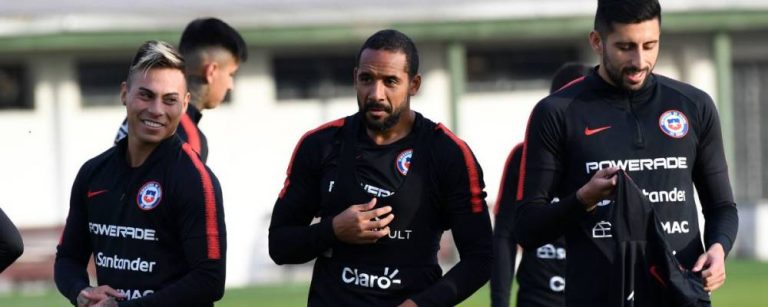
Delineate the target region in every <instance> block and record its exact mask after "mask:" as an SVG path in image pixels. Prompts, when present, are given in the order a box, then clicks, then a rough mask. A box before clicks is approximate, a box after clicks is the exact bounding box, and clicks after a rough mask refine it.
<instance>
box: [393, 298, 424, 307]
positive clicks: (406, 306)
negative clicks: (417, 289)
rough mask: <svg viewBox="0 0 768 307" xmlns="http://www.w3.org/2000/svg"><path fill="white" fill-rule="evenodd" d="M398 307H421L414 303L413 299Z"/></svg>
mask: <svg viewBox="0 0 768 307" xmlns="http://www.w3.org/2000/svg"><path fill="white" fill-rule="evenodd" d="M397 307H419V305H416V302H414V301H413V300H412V299H407V300H405V301H404V302H402V303H400V305H398V306H397Z"/></svg>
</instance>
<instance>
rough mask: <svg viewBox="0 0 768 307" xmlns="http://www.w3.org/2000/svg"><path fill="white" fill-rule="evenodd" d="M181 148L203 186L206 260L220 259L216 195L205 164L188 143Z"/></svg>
mask: <svg viewBox="0 0 768 307" xmlns="http://www.w3.org/2000/svg"><path fill="white" fill-rule="evenodd" d="M181 148H183V149H184V152H185V153H187V155H188V156H189V159H190V160H192V164H194V165H195V168H196V169H197V171H198V172H199V173H200V181H202V184H203V197H204V199H205V237H206V238H207V241H208V259H221V248H220V246H219V225H218V221H217V219H216V218H217V215H218V212H216V194H215V190H214V187H213V181H211V175H210V174H208V170H206V169H205V164H203V161H200V157H199V156H198V154H197V152H195V150H194V149H193V148H192V146H191V145H190V144H188V143H184V144H182V146H181Z"/></svg>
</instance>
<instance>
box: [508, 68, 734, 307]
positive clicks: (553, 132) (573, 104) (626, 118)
mask: <svg viewBox="0 0 768 307" xmlns="http://www.w3.org/2000/svg"><path fill="white" fill-rule="evenodd" d="M609 166H619V167H620V168H621V169H623V170H625V171H626V172H627V173H628V174H629V175H630V176H632V178H634V181H635V182H636V183H637V185H638V186H639V187H640V188H641V189H642V193H643V194H644V195H645V196H647V198H648V200H649V201H650V202H651V203H652V205H653V206H654V207H655V209H656V212H657V214H658V218H659V220H660V223H661V226H662V229H663V230H664V232H665V235H666V240H667V241H668V243H669V244H670V247H671V248H672V249H673V253H674V254H675V256H676V257H677V259H678V260H679V261H680V263H681V264H682V265H683V266H685V267H686V268H691V267H692V266H693V264H694V263H695V261H696V259H697V258H698V256H699V255H701V254H702V253H703V252H704V246H707V247H709V246H711V245H712V244H714V243H721V244H722V245H723V247H724V248H725V251H726V253H727V252H728V251H730V249H731V247H732V246H733V242H734V240H735V238H736V232H737V228H738V216H737V212H736V206H735V203H734V201H733V193H732V191H731V186H730V182H729V180H728V168H727V166H726V162H725V157H724V153H723V140H722V136H721V132H720V122H719V120H718V116H717V111H716V109H715V106H714V103H713V102H712V99H711V98H710V97H709V96H708V95H707V94H705V93H704V92H702V91H701V90H698V89H696V88H694V87H692V86H690V85H687V84H684V83H681V82H678V81H675V80H672V79H669V78H666V77H663V76H660V75H656V74H652V75H650V76H649V80H648V82H646V84H645V85H644V87H643V88H642V89H640V90H638V91H634V92H628V91H625V90H622V89H619V88H616V87H614V86H612V85H610V84H608V83H606V82H605V81H604V80H603V79H602V78H601V77H600V76H599V75H598V74H597V72H596V71H593V72H592V73H591V74H590V75H588V76H586V77H584V78H583V79H581V80H580V81H577V82H573V83H572V84H571V85H570V86H569V87H566V88H564V89H562V90H560V91H558V92H556V93H554V94H552V95H550V96H548V97H547V98H545V99H543V100H542V101H541V102H539V103H538V104H537V106H536V107H535V108H534V110H533V112H532V114H531V117H530V120H529V123H528V129H527V132H526V141H525V144H524V148H523V158H522V166H521V170H520V178H521V182H520V184H519V186H518V191H517V198H518V199H519V200H521V202H520V205H519V207H518V210H517V212H516V214H517V216H516V219H515V231H516V234H517V237H518V239H519V241H520V243H521V244H522V245H523V246H527V247H535V246H539V245H540V244H542V243H544V242H547V241H549V240H552V239H554V238H557V237H558V236H561V235H563V234H565V237H566V241H567V242H568V266H567V270H566V280H567V281H568V291H567V292H566V302H567V305H568V306H611V303H609V302H608V301H606V298H607V297H611V293H610V292H611V289H612V288H611V287H610V278H609V277H610V274H611V273H612V272H611V271H610V270H607V269H605V268H606V267H608V264H609V260H608V259H607V258H606V257H605V256H604V255H603V254H602V253H600V252H599V249H598V248H597V247H596V244H597V243H596V242H598V241H600V240H606V239H609V238H611V235H612V232H611V227H612V225H611V223H610V222H609V221H608V220H607V219H606V214H607V212H608V210H607V209H608V207H609V206H610V205H611V202H610V201H604V202H600V203H599V205H598V207H596V209H595V210H594V211H592V212H590V213H587V212H585V210H584V209H583V206H582V205H581V204H580V203H579V202H578V201H577V200H576V197H575V192H576V191H577V190H578V189H579V188H580V187H581V186H583V185H584V184H585V183H587V182H588V181H589V179H590V178H591V177H592V176H593V175H594V174H595V172H597V170H598V169H600V168H605V167H609ZM694 185H695V186H696V189H697V191H698V196H699V199H700V201H701V206H702V209H703V215H704V218H705V219H706V227H705V229H704V244H705V245H702V242H701V239H700V231H699V224H698V220H697V209H696V204H695V201H694V195H693V191H694ZM553 195H560V196H561V198H560V203H559V205H557V206H551V205H548V204H549V201H548V200H549V199H551V197H552V196H553Z"/></svg>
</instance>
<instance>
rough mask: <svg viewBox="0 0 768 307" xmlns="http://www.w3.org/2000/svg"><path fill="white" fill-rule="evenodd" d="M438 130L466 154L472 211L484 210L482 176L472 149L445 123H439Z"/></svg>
mask: <svg viewBox="0 0 768 307" xmlns="http://www.w3.org/2000/svg"><path fill="white" fill-rule="evenodd" d="M435 129H436V130H442V131H443V133H445V135H447V136H448V137H449V138H450V139H451V140H452V141H453V142H454V143H456V145H458V146H459V149H461V153H462V154H463V155H464V164H466V166H467V174H468V175H469V192H470V194H471V196H470V200H469V201H470V203H471V204H472V212H474V213H480V212H483V198H482V193H483V190H482V189H481V188H480V176H479V175H478V173H477V166H476V165H475V160H474V159H473V158H472V151H470V150H469V146H467V143H465V142H464V141H462V140H461V139H459V137H457V136H456V135H455V134H453V132H451V130H449V129H448V128H446V127H445V125H443V124H437V127H435Z"/></svg>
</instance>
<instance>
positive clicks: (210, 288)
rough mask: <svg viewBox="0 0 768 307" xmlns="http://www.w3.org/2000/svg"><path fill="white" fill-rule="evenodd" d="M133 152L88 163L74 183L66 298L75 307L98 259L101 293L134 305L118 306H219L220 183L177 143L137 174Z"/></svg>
mask: <svg viewBox="0 0 768 307" xmlns="http://www.w3.org/2000/svg"><path fill="white" fill-rule="evenodd" d="M127 143H128V140H127V138H125V139H123V140H122V141H120V142H119V143H118V144H117V145H116V146H113V147H112V148H110V149H109V150H107V151H106V152H104V153H102V154H101V155H99V156H97V157H95V158H93V159H91V160H89V161H88V162H86V163H85V164H84V165H83V167H82V168H81V169H80V172H79V173H78V175H77V178H76V179H75V183H74V185H73V186H72V194H71V200H70V209H69V216H68V217H67V223H66V226H65V228H64V233H63V235H62V238H61V241H60V243H59V245H58V247H57V253H56V264H55V281H56V285H57V287H58V288H59V291H61V293H62V294H64V296H66V297H67V298H68V299H69V300H70V302H72V303H73V304H74V303H75V299H76V298H77V296H78V293H79V292H80V290H82V289H83V288H85V287H87V286H89V281H88V274H87V272H86V265H87V264H88V260H89V258H90V257H91V254H93V260H94V262H95V264H96V276H97V280H98V284H99V285H108V286H110V287H112V288H114V289H116V290H117V291H119V292H121V293H123V294H124V295H125V296H126V297H127V300H126V301H124V302H120V306H213V302H214V301H216V300H218V299H219V298H221V296H222V295H223V291H224V279H225V259H226V227H225V225H224V211H223V207H222V195H221V188H220V186H219V182H218V179H217V178H216V176H215V175H214V174H213V172H211V170H210V169H208V168H207V167H206V166H205V164H203V162H202V161H201V160H200V158H199V157H198V155H197V153H196V152H194V151H193V149H192V148H191V147H190V145H189V144H187V143H183V142H182V141H181V139H180V138H178V137H177V136H175V135H174V136H172V137H170V138H168V139H166V140H164V141H162V142H161V143H160V144H159V145H158V146H157V147H156V148H155V149H154V150H153V151H152V153H151V154H150V156H149V157H148V158H147V160H146V161H145V162H144V163H143V164H142V165H141V166H139V167H136V168H134V167H131V166H130V165H129V164H128V162H127V161H126V151H127Z"/></svg>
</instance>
